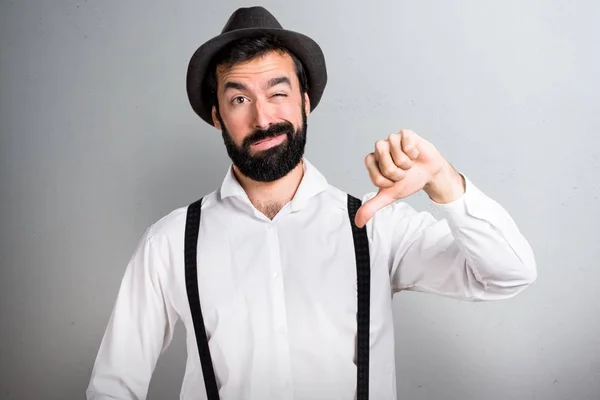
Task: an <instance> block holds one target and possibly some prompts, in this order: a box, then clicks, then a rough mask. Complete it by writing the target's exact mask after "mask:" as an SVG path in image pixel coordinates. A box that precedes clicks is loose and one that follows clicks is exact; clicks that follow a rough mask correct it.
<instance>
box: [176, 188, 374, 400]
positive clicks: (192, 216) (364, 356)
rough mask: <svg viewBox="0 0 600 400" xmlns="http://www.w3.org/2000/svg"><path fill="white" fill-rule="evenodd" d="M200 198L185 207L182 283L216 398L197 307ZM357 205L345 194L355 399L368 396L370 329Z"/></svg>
mask: <svg viewBox="0 0 600 400" xmlns="http://www.w3.org/2000/svg"><path fill="white" fill-rule="evenodd" d="M201 205H202V199H200V200H198V201H196V202H195V203H192V204H191V205H190V206H189V207H188V210H187V218H186V225H185V244H184V247H185V249H184V251H185V283H186V289H187V295H188V301H189V304H190V310H191V314H192V320H193V323H194V331H195V333H196V343H197V345H198V353H199V354H200V362H201V364H202V375H203V376H204V384H205V386H206V394H207V396H208V400H218V399H219V390H218V388H217V380H216V377H215V371H214V369H213V364H212V359H211V356H210V351H209V348H208V339H207V337H206V328H205V326H204V319H203V317H202V310H201V307H200V296H199V293H198V271H197V265H196V263H197V254H198V249H197V246H198V235H199V228H200V216H201V215H200V210H201ZM360 206H361V201H360V200H359V199H357V198H355V197H353V196H351V195H348V217H349V219H350V225H351V226H352V237H353V239H354V254H355V258H356V279H357V284H358V308H357V315H356V325H357V339H356V354H357V380H356V399H357V400H367V399H368V398H369V329H370V298H371V293H370V289H371V265H370V258H369V241H368V238H367V231H366V227H363V228H360V229H359V228H358V227H357V226H356V225H355V223H354V217H355V216H356V212H357V211H358V209H359V208H360Z"/></svg>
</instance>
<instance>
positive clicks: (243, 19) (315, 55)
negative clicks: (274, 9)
mask: <svg viewBox="0 0 600 400" xmlns="http://www.w3.org/2000/svg"><path fill="white" fill-rule="evenodd" d="M261 33H264V34H268V35H271V36H273V37H275V38H277V39H278V40H279V42H281V43H282V45H283V46H284V47H285V48H287V49H288V50H289V51H290V52H292V53H293V54H294V55H295V56H296V57H297V58H298V59H299V60H300V62H301V63H302V65H303V66H304V69H305V71H306V77H307V81H308V97H309V99H310V107H311V110H314V109H315V107H316V106H317V105H318V104H319V101H320V100H321V96H322V95H323V91H324V90H325V85H326V84H327V68H326V66H325V57H324V56H323V51H322V50H321V48H320V46H319V45H318V44H317V43H316V42H315V41H314V40H312V39H311V38H309V37H308V36H305V35H303V34H301V33H298V32H293V31H290V30H286V29H283V28H282V26H281V24H280V23H279V22H278V21H277V19H276V18H275V17H274V16H273V15H272V14H271V13H270V12H269V11H267V10H266V9H264V8H263V7H249V8H240V9H238V10H236V11H235V12H234V13H233V14H232V15H231V17H229V20H228V21H227V23H226V24H225V27H224V28H223V30H222V31H221V34H220V35H218V36H216V37H214V38H212V39H210V40H209V41H208V42H206V43H204V44H203V45H202V46H200V47H199V48H198V49H197V50H196V51H195V52H194V54H193V55H192V58H191V60H190V63H189V65H188V71H187V82H186V86H187V93H188V98H189V101H190V104H191V106H192V108H193V109H194V111H195V112H196V114H198V115H199V116H200V117H201V118H202V119H203V120H204V121H206V122H207V123H209V124H210V125H213V121H212V117H211V107H210V105H209V104H207V103H206V100H207V97H206V96H204V95H203V93H202V92H203V89H204V84H203V83H204V79H205V78H206V76H207V75H208V72H209V71H208V68H209V67H210V64H211V60H212V58H213V57H214V56H215V55H216V54H217V53H218V52H219V51H220V50H221V49H222V48H223V47H225V46H227V45H228V44H230V43H231V42H233V41H235V40H237V39H241V38H244V37H248V36H255V35H257V34H261Z"/></svg>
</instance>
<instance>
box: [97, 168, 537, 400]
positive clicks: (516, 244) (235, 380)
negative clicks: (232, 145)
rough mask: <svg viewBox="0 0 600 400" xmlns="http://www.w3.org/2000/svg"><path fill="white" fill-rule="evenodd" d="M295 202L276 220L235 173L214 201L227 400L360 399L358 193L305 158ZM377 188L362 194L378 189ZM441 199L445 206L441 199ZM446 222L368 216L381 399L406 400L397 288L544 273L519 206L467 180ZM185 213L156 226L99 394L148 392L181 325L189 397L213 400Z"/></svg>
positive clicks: (128, 277) (136, 266) (121, 306)
mask: <svg viewBox="0 0 600 400" xmlns="http://www.w3.org/2000/svg"><path fill="white" fill-rule="evenodd" d="M304 172H305V173H304V176H303V178H302V181H301V184H300V186H299V188H298V190H297V192H296V194H295V196H294V198H293V199H292V200H291V201H290V202H289V203H288V204H286V205H285V206H284V207H283V208H282V209H281V211H280V212H279V213H278V214H277V216H276V217H275V218H274V219H273V220H269V219H268V218H267V217H265V216H264V215H263V214H262V213H261V212H259V211H258V210H257V209H255V208H254V206H253V205H252V204H251V203H250V201H249V199H248V197H247V195H246V193H245V192H244V190H243V189H242V187H241V186H240V184H239V183H238V181H237V180H236V178H235V177H234V175H233V172H232V170H231V168H230V169H229V171H228V173H227V175H226V177H225V179H224V181H223V184H222V186H221V188H220V189H219V190H216V191H214V192H212V193H211V194H209V195H207V196H206V197H205V198H204V200H203V203H202V219H201V225H200V237H199V242H198V285H199V293H200V302H201V305H202V312H203V315H204V320H205V324H206V330H207V335H208V338H209V347H210V352H211V355H212V359H213V363H214V369H215V374H216V377H217V383H218V386H219V390H220V398H221V399H223V400H241V399H257V400H269V399H276V400H292V399H294V400H316V399H323V400H334V399H340V400H341V399H344V400H348V399H353V398H354V396H355V390H356V364H355V352H354V350H355V336H356V308H357V285H356V263H355V259H354V244H353V239H352V231H351V227H350V224H349V217H348V211H347V197H346V193H344V192H342V191H341V190H339V189H337V188H335V187H333V186H331V185H330V184H328V182H327V181H326V179H325V178H324V177H323V175H322V174H321V173H320V172H319V171H318V170H317V169H316V168H315V167H314V166H313V165H311V163H310V162H308V160H306V159H304ZM374 195H375V192H372V193H368V194H366V195H365V196H363V198H362V200H363V201H366V200H367V199H369V198H371V197H373V196H374ZM434 204H435V203H434ZM435 207H437V208H438V209H439V210H441V211H442V212H443V215H444V218H443V219H440V220H435V219H434V218H433V216H432V215H431V214H429V213H426V212H417V211H415V210H414V209H413V208H412V207H411V206H409V205H407V204H406V203H405V202H402V201H398V202H396V203H394V204H392V205H390V206H388V207H385V208H383V209H381V210H380V211H379V212H378V213H376V214H375V216H374V217H373V218H372V219H371V220H370V221H369V222H368V223H367V225H366V227H367V233H368V238H369V248H370V259H371V324H370V370H369V371H370V378H369V382H370V385H369V386H370V399H376V400H379V399H386V400H395V399H396V374H395V365H394V363H395V359H394V326H393V320H392V295H393V294H394V293H396V292H398V291H400V290H415V291H421V292H428V293H434V294H437V295H443V296H450V297H453V298H457V299H462V300H470V301H482V300H499V299H506V298H510V297H513V296H515V295H517V294H518V293H520V292H521V291H522V290H523V289H525V288H526V287H528V286H529V285H531V284H532V283H533V282H534V281H535V279H536V265H535V260H534V256H533V253H532V250H531V248H530V246H529V244H528V242H527V240H526V239H525V238H524V237H523V236H522V235H521V233H520V232H519V230H518V228H517V226H516V225H515V223H514V222H513V220H512V218H511V217H510V216H509V214H508V213H507V212H506V211H505V210H504V209H503V208H502V207H501V206H500V205H499V204H498V203H496V202H495V201H493V200H492V199H490V198H489V197H487V196H486V195H485V194H483V193H482V192H481V191H480V190H478V189H477V188H476V187H475V186H474V185H473V183H472V182H471V181H469V180H468V178H466V192H465V194H464V195H463V196H462V197H461V198H459V199H458V200H456V201H454V202H452V203H450V204H443V205H442V204H435ZM185 220H186V208H185V207H183V208H180V209H177V210H175V211H173V212H172V213H170V214H169V215H167V216H165V217H164V218H162V219H161V220H160V221H158V222H156V223H155V224H154V225H152V226H151V227H150V228H149V229H148V230H147V231H146V233H145V234H144V236H143V238H142V239H141V241H140V243H139V247H138V248H137V249H136V251H135V253H134V254H133V256H132V258H131V261H130V263H129V264H128V266H127V269H126V271H125V275H124V277H123V281H122V283H121V286H120V290H119V293H118V297H117V300H116V304H115V306H114V310H113V312H112V315H111V317H110V320H109V323H108V327H107V329H106V332H105V335H104V338H103V340H102V343H101V346H100V349H99V352H98V356H97V359H96V362H95V365H94V368H93V372H92V376H91V381H90V383H89V387H88V389H87V398H88V399H97V400H100V399H144V398H145V397H146V395H147V390H148V384H149V382H150V378H151V375H152V373H153V370H154V367H155V364H156V362H157V359H158V357H159V356H160V355H161V353H162V352H163V351H164V350H165V349H166V348H167V346H168V345H169V343H170V341H171V339H172V335H173V329H174V326H175V323H176V321H177V320H178V319H179V320H181V321H182V322H183V324H184V325H185V329H186V332H187V335H186V342H187V353H188V357H187V362H186V369H185V376H184V377H183V384H182V387H181V392H180V399H184V400H192V399H198V400H200V399H206V391H205V387H204V382H203V378H202V369H201V366H200V359H199V355H198V348H197V344H196V340H195V334H194V329H193V324H192V319H191V314H190V309H189V304H188V300H187V294H186V288H185V269H184V252H183V249H184V228H185Z"/></svg>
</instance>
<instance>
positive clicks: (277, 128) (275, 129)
mask: <svg viewBox="0 0 600 400" xmlns="http://www.w3.org/2000/svg"><path fill="white" fill-rule="evenodd" d="M283 133H285V134H286V135H287V136H288V138H289V137H290V136H291V135H292V134H293V133H294V125H292V124H291V123H290V122H280V123H278V124H275V125H271V126H270V127H268V128H267V129H257V130H255V131H254V132H252V134H251V135H249V136H248V137H246V138H245V139H244V143H243V146H244V147H245V148H248V147H250V145H252V144H253V143H256V142H259V141H261V140H265V139H269V138H273V137H276V136H279V135H281V134H283Z"/></svg>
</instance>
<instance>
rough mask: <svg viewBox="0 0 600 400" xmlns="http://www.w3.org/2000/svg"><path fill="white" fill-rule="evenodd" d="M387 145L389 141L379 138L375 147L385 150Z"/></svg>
mask: <svg viewBox="0 0 600 400" xmlns="http://www.w3.org/2000/svg"><path fill="white" fill-rule="evenodd" d="M386 145H387V142H386V141H385V140H378V141H376V142H375V148H376V149H377V150H378V151H383V150H385V148H386Z"/></svg>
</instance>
